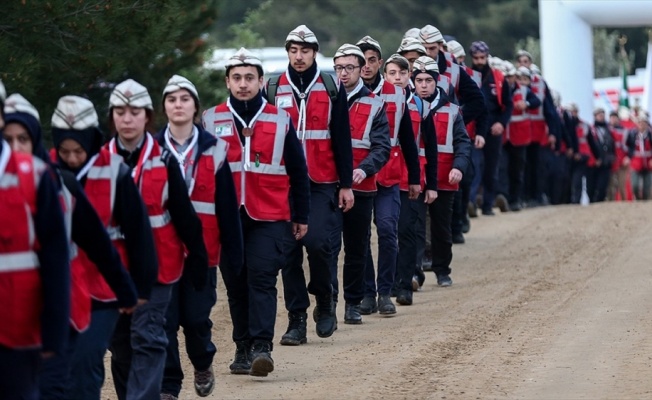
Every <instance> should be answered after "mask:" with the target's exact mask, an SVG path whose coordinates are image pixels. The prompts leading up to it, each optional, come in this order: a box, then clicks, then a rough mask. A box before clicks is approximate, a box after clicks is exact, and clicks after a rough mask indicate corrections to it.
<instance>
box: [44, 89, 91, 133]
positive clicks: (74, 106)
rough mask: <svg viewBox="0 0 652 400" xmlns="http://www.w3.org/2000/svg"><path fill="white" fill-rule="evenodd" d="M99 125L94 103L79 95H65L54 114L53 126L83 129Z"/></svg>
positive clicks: (76, 129)
mask: <svg viewBox="0 0 652 400" xmlns="http://www.w3.org/2000/svg"><path fill="white" fill-rule="evenodd" d="M99 125H100V123H99V121H98V119H97V112H96V111H95V106H93V103H91V101H90V100H88V99H85V98H83V97H79V96H63V97H62V98H60V99H59V102H58V103H57V108H56V109H55V110H54V114H52V127H53V128H59V129H71V130H75V131H83V130H84V129H88V128H97V127H98V126H99Z"/></svg>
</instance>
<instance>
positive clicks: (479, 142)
mask: <svg viewBox="0 0 652 400" xmlns="http://www.w3.org/2000/svg"><path fill="white" fill-rule="evenodd" d="M484 143H485V142H484V137H482V136H480V135H475V141H474V142H473V144H474V145H475V148H476V149H478V150H480V149H481V148H483V147H484Z"/></svg>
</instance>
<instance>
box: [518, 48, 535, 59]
mask: <svg viewBox="0 0 652 400" xmlns="http://www.w3.org/2000/svg"><path fill="white" fill-rule="evenodd" d="M523 56H525V57H527V58H529V59H530V61H532V54H530V52H529V51H527V50H519V51H517V52H516V58H520V57H523Z"/></svg>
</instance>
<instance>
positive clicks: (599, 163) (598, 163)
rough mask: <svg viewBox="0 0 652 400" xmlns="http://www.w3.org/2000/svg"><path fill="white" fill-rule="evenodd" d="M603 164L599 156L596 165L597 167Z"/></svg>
mask: <svg viewBox="0 0 652 400" xmlns="http://www.w3.org/2000/svg"><path fill="white" fill-rule="evenodd" d="M601 165H602V160H601V159H599V158H598V159H597V160H595V166H596V167H599V166H601Z"/></svg>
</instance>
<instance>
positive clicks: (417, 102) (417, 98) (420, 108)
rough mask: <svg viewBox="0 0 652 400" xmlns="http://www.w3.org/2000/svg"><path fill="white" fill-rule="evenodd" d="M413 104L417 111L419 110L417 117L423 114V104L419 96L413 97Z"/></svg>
mask: <svg viewBox="0 0 652 400" xmlns="http://www.w3.org/2000/svg"><path fill="white" fill-rule="evenodd" d="M414 102H415V103H416V104H417V110H419V115H421V114H423V102H422V101H421V98H419V96H414Z"/></svg>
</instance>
